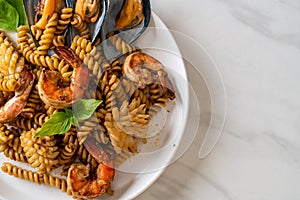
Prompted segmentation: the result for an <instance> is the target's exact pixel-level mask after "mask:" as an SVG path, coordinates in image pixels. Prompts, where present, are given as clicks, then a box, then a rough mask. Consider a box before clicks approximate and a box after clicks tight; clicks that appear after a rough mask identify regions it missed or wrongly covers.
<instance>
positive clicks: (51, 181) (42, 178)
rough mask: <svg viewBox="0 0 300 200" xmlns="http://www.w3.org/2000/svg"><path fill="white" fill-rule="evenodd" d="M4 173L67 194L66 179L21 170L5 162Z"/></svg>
mask: <svg viewBox="0 0 300 200" xmlns="http://www.w3.org/2000/svg"><path fill="white" fill-rule="evenodd" d="M1 169H2V171H3V172H5V173H8V174H9V175H12V176H15V177H17V178H21V179H25V180H28V181H31V182H34V183H37V184H46V185H50V186H53V187H56V188H58V189H60V190H61V191H63V192H67V182H66V180H64V179H61V178H58V177H54V176H52V175H50V174H39V173H37V172H33V171H30V170H25V169H22V168H19V167H17V166H15V165H12V164H11V163H8V162H5V163H3V165H2V167H1Z"/></svg>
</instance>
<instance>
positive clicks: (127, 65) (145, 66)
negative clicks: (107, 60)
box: [123, 51, 176, 100]
mask: <svg viewBox="0 0 300 200" xmlns="http://www.w3.org/2000/svg"><path fill="white" fill-rule="evenodd" d="M123 73H124V74H125V75H126V76H127V77H128V78H129V79H130V80H131V81H133V82H136V83H137V84H138V87H141V88H143V87H145V85H147V84H150V83H153V82H154V81H158V83H159V85H160V87H161V89H162V93H163V94H164V95H166V96H167V97H168V98H169V99H171V100H173V99H175V97H176V94H175V90H174V87H173V85H172V83H171V80H170V78H169V77H168V75H167V73H166V71H165V68H164V66H163V65H162V64H161V63H160V62H159V61H158V60H156V59H155V58H153V57H151V56H150V55H148V54H145V53H143V52H141V51H137V52H134V53H132V54H129V55H128V56H127V57H126V58H125V61H124V64H123Z"/></svg>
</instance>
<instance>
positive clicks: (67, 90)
mask: <svg viewBox="0 0 300 200" xmlns="http://www.w3.org/2000/svg"><path fill="white" fill-rule="evenodd" d="M52 49H53V51H54V52H55V53H56V54H57V55H58V56H59V57H60V58H61V59H64V60H66V62H67V63H68V64H69V65H70V66H71V67H73V72H72V76H71V83H70V85H69V86H65V85H64V84H62V82H63V81H61V80H62V76H61V74H60V73H59V72H57V71H51V70H43V72H42V73H41V75H40V78H39V81H38V90H39V95H40V97H41V99H42V101H43V102H44V103H45V104H47V105H50V106H52V107H53V108H63V107H70V106H71V105H72V104H73V103H74V102H76V101H77V100H79V99H81V98H82V96H83V94H84V91H85V90H86V89H87V88H88V83H89V71H88V68H87V67H86V66H85V65H84V64H83V62H82V61H81V60H80V58H79V57H78V56H77V55H76V54H75V53H74V52H73V51H72V49H70V48H68V47H66V46H58V47H55V46H54V47H53V48H52Z"/></svg>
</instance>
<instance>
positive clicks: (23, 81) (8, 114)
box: [0, 68, 34, 123]
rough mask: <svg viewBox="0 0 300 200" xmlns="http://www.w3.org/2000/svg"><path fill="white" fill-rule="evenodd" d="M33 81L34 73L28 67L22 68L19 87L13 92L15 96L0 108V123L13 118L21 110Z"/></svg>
mask: <svg viewBox="0 0 300 200" xmlns="http://www.w3.org/2000/svg"><path fill="white" fill-rule="evenodd" d="M33 83H34V75H33V74H32V73H31V72H30V71H29V70H28V69H26V68H24V69H23V71H22V72H21V77H20V85H21V86H20V88H19V89H18V90H17V91H16V92H15V96H14V97H12V98H11V99H10V100H8V101H7V102H6V103H5V104H4V105H3V106H2V107H1V108H0V122H1V123H3V122H9V121H12V120H14V119H15V118H16V117H17V116H18V115H19V114H20V113H21V112H22V110H23V108H24V107H25V105H26V100H27V98H28V96H29V94H30V91H31V88H32V86H33Z"/></svg>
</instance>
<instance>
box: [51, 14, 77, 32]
mask: <svg viewBox="0 0 300 200" xmlns="http://www.w3.org/2000/svg"><path fill="white" fill-rule="evenodd" d="M72 16H73V9H72V8H63V9H61V12H60V15H59V20H58V25H57V28H56V31H55V34H56V35H60V34H62V33H63V32H64V31H65V30H66V29H67V27H68V25H69V24H70V22H71V19H72Z"/></svg>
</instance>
